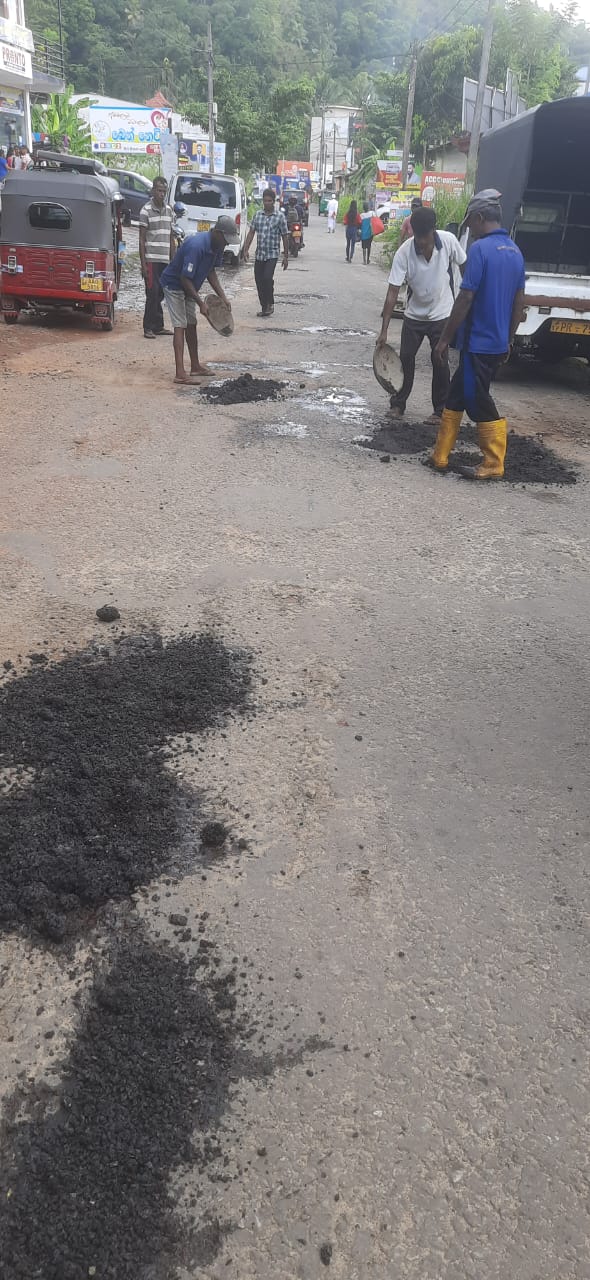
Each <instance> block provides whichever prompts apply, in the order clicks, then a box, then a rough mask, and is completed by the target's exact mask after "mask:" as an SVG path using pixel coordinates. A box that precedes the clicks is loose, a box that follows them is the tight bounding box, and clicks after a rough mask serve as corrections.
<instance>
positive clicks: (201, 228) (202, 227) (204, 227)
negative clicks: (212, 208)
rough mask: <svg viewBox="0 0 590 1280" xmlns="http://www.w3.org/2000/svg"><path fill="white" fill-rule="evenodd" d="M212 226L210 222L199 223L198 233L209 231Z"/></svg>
mask: <svg viewBox="0 0 590 1280" xmlns="http://www.w3.org/2000/svg"><path fill="white" fill-rule="evenodd" d="M210 226H211V223H210V222H197V231H208V230H209V227H210Z"/></svg>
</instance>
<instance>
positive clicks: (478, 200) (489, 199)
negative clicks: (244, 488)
mask: <svg viewBox="0 0 590 1280" xmlns="http://www.w3.org/2000/svg"><path fill="white" fill-rule="evenodd" d="M501 198H502V192H501V191H496V188H495V187H486V188H485V189H484V190H483V191H476V193H475V195H474V196H472V197H471V200H470V201H469V204H468V205H467V208H466V210H465V217H464V218H463V221H462V223H461V226H460V227H459V232H458V234H459V237H461V236H462V235H463V232H464V230H465V227H466V226H467V220H468V218H470V217H471V215H472V213H482V211H483V210H484V209H488V208H489V206H490V205H491V204H495V205H497V206H498V215H499V218H500V219H501V218H502V206H501V204H500V200H501Z"/></svg>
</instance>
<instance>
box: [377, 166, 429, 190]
mask: <svg viewBox="0 0 590 1280" xmlns="http://www.w3.org/2000/svg"><path fill="white" fill-rule="evenodd" d="M421 177H422V165H421V164H418V165H415V164H414V162H413V160H410V161H409V162H408V173H407V177H406V183H405V187H406V189H407V188H408V187H409V188H411V189H416V190H418V189H419V187H420V181H421ZM401 181H402V162H401V160H378V161H377V179H376V186H377V189H378V190H383V189H385V188H387V189H389V190H393V189H395V188H396V187H400V186H401Z"/></svg>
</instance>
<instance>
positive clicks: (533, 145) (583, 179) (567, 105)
mask: <svg viewBox="0 0 590 1280" xmlns="http://www.w3.org/2000/svg"><path fill="white" fill-rule="evenodd" d="M486 187H495V188H496V190H497V191H501V192H502V209H503V213H504V226H505V227H506V228H507V229H508V230H510V229H511V228H512V226H513V223H514V219H515V218H516V215H517V213H518V209H519V206H520V205H521V203H522V199H523V196H524V193H525V191H526V190H527V189H528V190H531V191H545V192H548V191H555V192H556V193H560V194H562V193H564V192H571V191H576V192H579V193H580V194H590V97H583V98H559V99H558V101H557V102H544V103H542V105H541V106H540V107H533V108H532V110H531V111H525V112H524V114H523V115H521V116H517V117H516V119H515V120H508V121H506V123H505V124H500V125H498V126H497V128H495V129H490V130H489V132H488V133H485V134H484V135H483V137H482V139H481V142H480V147H479V160H478V166H477V181H476V186H475V189H476V191H483V190H484V189H485V188H486Z"/></svg>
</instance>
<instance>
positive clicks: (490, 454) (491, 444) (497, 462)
mask: <svg viewBox="0 0 590 1280" xmlns="http://www.w3.org/2000/svg"><path fill="white" fill-rule="evenodd" d="M507 440H508V427H507V423H506V419H505V418H498V419H497V420H496V421H495V422H478V424H477V441H478V444H479V447H480V449H481V451H482V453H483V462H482V463H480V465H479V467H461V475H462V476H465V479H466V480H501V479H502V476H503V475H504V458H505V457H506V444H507Z"/></svg>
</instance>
